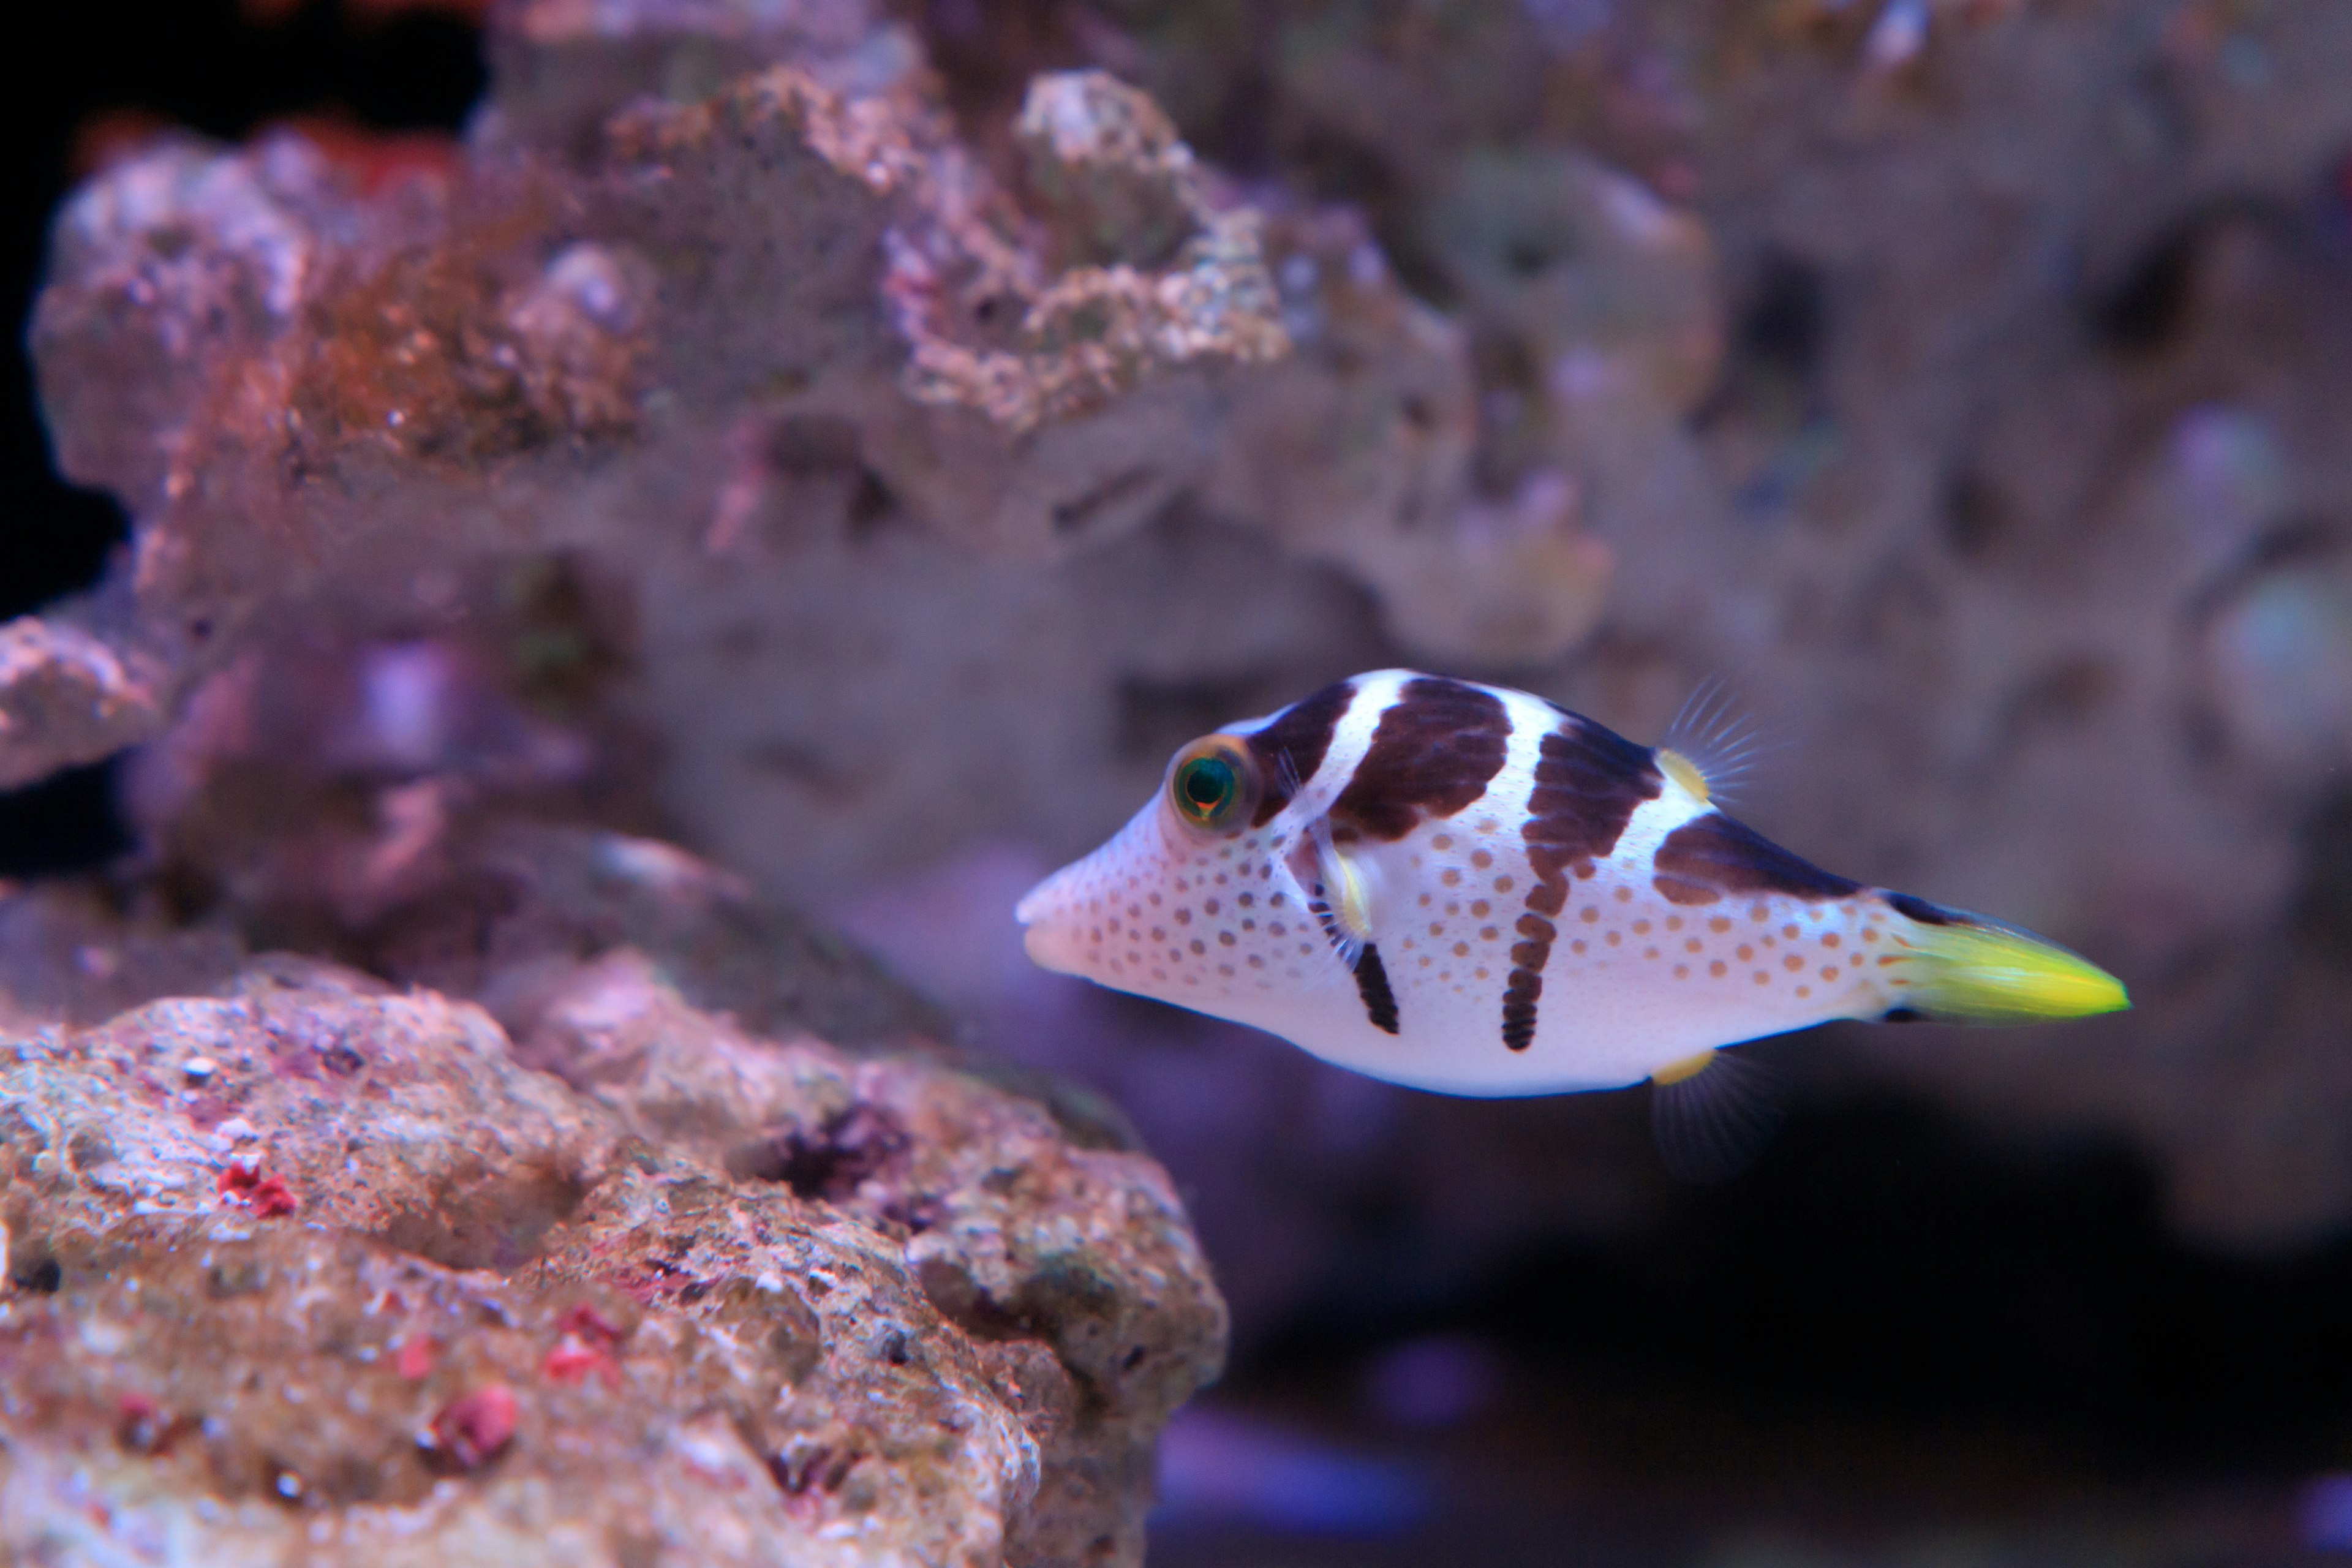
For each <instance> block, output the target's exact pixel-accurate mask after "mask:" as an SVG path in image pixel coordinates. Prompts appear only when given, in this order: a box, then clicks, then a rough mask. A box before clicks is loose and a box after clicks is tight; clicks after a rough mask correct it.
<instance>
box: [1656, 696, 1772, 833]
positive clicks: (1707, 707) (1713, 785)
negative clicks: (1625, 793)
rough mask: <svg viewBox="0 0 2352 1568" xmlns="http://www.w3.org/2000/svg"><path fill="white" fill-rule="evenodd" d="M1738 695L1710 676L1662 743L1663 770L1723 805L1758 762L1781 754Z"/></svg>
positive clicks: (1702, 798) (1679, 713)
mask: <svg viewBox="0 0 2352 1568" xmlns="http://www.w3.org/2000/svg"><path fill="white" fill-rule="evenodd" d="M1778 749H1779V747H1778V746H1777V745H1776V744H1770V743H1767V742H1765V741H1764V739H1763V733H1762V731H1761V729H1760V727H1759V725H1758V724H1757V722H1756V721H1755V719H1754V718H1753V717H1752V716H1751V715H1750V714H1748V712H1747V710H1745V708H1744V707H1743V706H1742V705H1741V703H1740V702H1739V701H1738V699H1737V698H1735V697H1734V696H1733V695H1732V691H1731V688H1730V685H1729V683H1728V682H1727V681H1725V680H1724V679H1722V678H1721V677H1719V676H1713V675H1710V676H1708V677H1707V678H1706V679H1704V680H1702V681H1700V682H1699V683H1698V684H1697V685H1696V687H1694V688H1692V689H1691V694H1690V696H1689V697H1687V698H1685V700H1684V701H1683V705H1682V707H1681V709H1680V710H1677V711H1676V712H1675V716H1674V719H1673V721H1671V722H1669V723H1668V724H1667V725H1666V732H1665V734H1664V736H1663V737H1662V738H1661V739H1660V740H1659V742H1658V752H1657V760H1658V771H1659V772H1661V773H1664V774H1665V775H1666V776H1667V777H1668V778H1670V779H1672V780H1674V781H1675V783H1676V784H1680V785H1681V786H1682V787H1683V788H1684V789H1685V790H1687V791H1689V792H1690V793H1691V794H1692V795H1696V796H1697V797H1698V799H1699V801H1700V802H1701V803H1702V804H1705V805H1716V806H1721V805H1724V804H1726V802H1727V800H1729V799H1731V798H1732V797H1734V796H1736V795H1738V793H1739V790H1740V787H1741V786H1742V785H1743V784H1746V783H1747V782H1748V777H1749V775H1750V774H1751V773H1753V772H1754V770H1755V768H1756V765H1757V763H1759V762H1760V761H1762V759H1763V758H1764V757H1766V756H1767V755H1769V753H1770V752H1774V751H1777V750H1778Z"/></svg>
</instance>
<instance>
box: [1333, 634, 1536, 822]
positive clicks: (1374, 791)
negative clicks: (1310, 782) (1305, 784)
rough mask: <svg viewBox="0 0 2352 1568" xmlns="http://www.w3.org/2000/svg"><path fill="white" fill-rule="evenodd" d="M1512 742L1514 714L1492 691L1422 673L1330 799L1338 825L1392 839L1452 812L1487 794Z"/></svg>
mask: <svg viewBox="0 0 2352 1568" xmlns="http://www.w3.org/2000/svg"><path fill="white" fill-rule="evenodd" d="M1510 742H1511V717H1510V713H1509V712H1508V710H1506V709H1505V708H1504V707H1503V704H1502V700H1501V699H1499V698H1497V697H1496V696H1495V695H1494V694H1493V693H1492V692H1488V691H1481V690H1479V689H1478V688H1476V687H1475V686H1465V685H1464V684H1463V683H1462V682H1460V681H1458V680H1447V679H1443V678H1441V677H1438V676H1433V675H1423V676H1419V677H1416V678H1415V679H1412V680H1409V681H1407V682H1405V685H1404V689H1403V690H1402V691H1400V692H1398V693H1397V698H1396V700H1395V701H1393V702H1391V703H1390V704H1389V706H1388V708H1387V710H1385V711H1384V712H1382V713H1381V721H1380V724H1379V726H1378V727H1377V728H1375V729H1374V730H1373V731H1372V743H1371V745H1370V746H1369V747H1368V748H1366V750H1365V752H1364V760H1363V761H1361V762H1360V763H1357V764H1356V774H1355V777H1353V778H1351V779H1349V781H1348V787H1347V788H1346V789H1344V790H1341V791H1340V792H1339V799H1338V800H1336V801H1334V802H1332V804H1331V826H1332V828H1333V830H1334V831H1335V832H1340V831H1341V830H1344V829H1352V830H1353V832H1354V833H1360V834H1361V835H1363V836H1364V837H1367V838H1378V839H1386V840H1394V839H1399V838H1402V837H1404V836H1405V835H1406V834H1408V833H1411V832H1412V830H1413V829H1414V828H1415V827H1417V826H1420V824H1421V821H1422V819H1423V817H1425V816H1453V815H1454V813H1455V812H1457V811H1460V810H1462V809H1463V808H1465V806H1468V805H1473V804H1475V802H1477V801H1478V800H1480V799H1482V798H1484V796H1485V795H1486V785H1487V784H1488V782H1489V781H1491V780H1492V779H1493V778H1494V776H1495V775H1496V773H1500V772H1501V771H1502V767H1503V759H1504V758H1505V757H1506V756H1507V754H1508V753H1509V752H1510ZM1342 836H1343V837H1346V836H1348V835H1346V834H1345V833H1343V834H1342Z"/></svg>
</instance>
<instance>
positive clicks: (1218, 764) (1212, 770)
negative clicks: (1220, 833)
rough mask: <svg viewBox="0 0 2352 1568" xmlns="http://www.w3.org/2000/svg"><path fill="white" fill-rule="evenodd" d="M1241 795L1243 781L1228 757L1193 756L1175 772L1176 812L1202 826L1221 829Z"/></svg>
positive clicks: (1212, 755) (1214, 755)
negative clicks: (1219, 827)
mask: <svg viewBox="0 0 2352 1568" xmlns="http://www.w3.org/2000/svg"><path fill="white" fill-rule="evenodd" d="M1241 793H1242V784H1241V778H1240V776H1239V775H1238V774H1236V773H1234V764H1233V763H1232V762H1231V761H1230V760H1229V759H1227V758H1225V757H1222V756H1218V755H1216V754H1214V753H1212V754H1210V755H1208V756H1204V757H1193V758H1192V759H1191V760H1190V761H1188V762H1186V763H1184V765H1183V766H1181V767H1180V768H1178V769H1177V770H1176V809H1177V810H1179V811H1181V812H1182V813H1183V814H1184V816H1185V817H1186V819H1187V820H1189V821H1192V822H1196V823H1198V824H1200V825H1201V826H1202V827H1215V826H1220V825H1221V824H1222V823H1223V820H1224V819H1225V818H1226V817H1227V816H1230V815H1231V813H1232V810H1233V807H1234V803H1235V802H1236V801H1238V800H1239V799H1240V798H1241Z"/></svg>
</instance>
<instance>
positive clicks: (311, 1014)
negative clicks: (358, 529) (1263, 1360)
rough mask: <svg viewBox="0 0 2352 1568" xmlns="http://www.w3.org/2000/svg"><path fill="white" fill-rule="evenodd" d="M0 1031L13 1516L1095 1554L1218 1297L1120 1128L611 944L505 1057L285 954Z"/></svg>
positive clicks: (87, 1530)
mask: <svg viewBox="0 0 2352 1568" xmlns="http://www.w3.org/2000/svg"><path fill="white" fill-rule="evenodd" d="M225 989H226V994H222V995H219V996H214V997H202V998H193V997H192V998H178V999H172V1000H165V1001H159V1002H155V1003H152V1004H150V1005H146V1006H144V1007H141V1008H138V1009H135V1010H133V1011H131V1012H130V1013H127V1014H124V1015H122V1016H120V1017H118V1018H116V1019H114V1020H113V1021H111V1022H110V1023H108V1024H106V1025H105V1026H101V1027H96V1028H87V1029H54V1028H53V1029H50V1030H47V1031H45V1032H43V1033H40V1034H37V1035H32V1036H26V1037H20V1038H19V1040H18V1042H17V1043H16V1046H15V1048H14V1051H13V1053H12V1056H11V1058H10V1059H9V1061H8V1062H7V1063H6V1064H5V1066H0V1104H5V1106H6V1108H7V1109H6V1112H5V1121H0V1218H5V1233H6V1246H7V1278H8V1280H9V1281H10V1289H11V1293H10V1294H8V1295H6V1296H5V1297H0V1343H5V1344H6V1345H7V1346H8V1347H9V1353H8V1354H7V1355H6V1356H5V1358H0V1385H5V1386H0V1401H5V1405H6V1408H8V1409H9V1410H10V1411H11V1412H12V1413H13V1414H12V1416H11V1420H10V1423H9V1429H8V1432H7V1435H6V1437H5V1468H6V1472H7V1480H6V1482H5V1487H0V1541H5V1543H6V1548H7V1550H9V1551H10V1552H21V1553H37V1552H50V1551H58V1550H81V1551H89V1552H100V1553H105V1552H115V1551H122V1550H136V1551H143V1550H145V1549H146V1547H145V1545H144V1544H142V1543H148V1542H160V1541H165V1540H172V1541H177V1542H183V1543H184V1547H183V1549H184V1550H185V1551H187V1552H193V1553H194V1554H195V1555H197V1556H201V1557H204V1558H206V1559H208V1560H226V1559H228V1558H231V1557H247V1556H261V1555H274V1554H277V1553H280V1552H288V1551H296V1550H303V1551H307V1552H310V1554H312V1555H313V1556H314V1557H315V1558H316V1559H317V1560H320V1561H338V1562H367V1563H394V1562H409V1561H415V1562H419V1563H425V1562H446V1561H450V1560H451V1559H452V1558H453V1557H463V1558H467V1559H468V1560H473V1559H478V1560H483V1561H488V1560H491V1559H493V1558H495V1559H496V1560H498V1561H501V1562H550V1563H553V1562H566V1563H631V1562H642V1561H646V1560H648V1559H649V1558H651V1557H656V1556H661V1555H665V1554H667V1553H668V1552H691V1553H692V1554H693V1555H694V1556H695V1558H696V1560H697V1561H709V1562H725V1563H736V1562H740V1563H772V1562H776V1561H779V1560H781V1559H782V1558H785V1557H789V1558H790V1559H791V1560H793V1561H795V1562H803V1561H805V1562H824V1563H835V1562H837V1563H874V1562H889V1561H921V1562H938V1563H973V1564H982V1563H995V1562H998V1561H1008V1562H1013V1563H1071V1562H1079V1561H1091V1562H1129V1563H1132V1562H1138V1561H1140V1557H1141V1512H1142V1505H1143V1503H1144V1502H1145V1501H1146V1500H1148V1498H1149V1495H1150V1452H1151V1446H1152V1442H1153V1439H1154V1438H1155V1437H1156V1436H1157V1434H1158V1431H1159V1428H1160V1425H1161V1424H1162V1423H1163V1422H1164V1421H1165V1419H1166V1417H1167V1415H1168V1413H1169V1412H1170V1411H1171V1409H1172V1408H1173V1407H1174V1406H1175V1405H1176V1404H1178V1403H1179V1402H1181V1400H1182V1399H1183V1398H1184V1397H1186V1396H1187V1395H1188V1394H1190V1393H1191V1392H1192V1390H1193V1389H1194V1388H1195V1387H1197V1386H1198V1385H1199V1384H1201V1383H1202V1381H1203V1380H1204V1379H1206V1378H1207V1377H1208V1376H1210V1375H1212V1374H1213V1373H1214V1371H1215V1370H1216V1367H1217V1364H1218V1362H1219V1359H1220V1357H1221V1355H1222V1351H1223V1334H1224V1318H1223V1305H1222V1303H1221V1302H1220V1301H1219V1300H1218V1298H1217V1295H1216V1293H1215V1290H1214V1289H1213V1287H1212V1286H1211V1285H1210V1283H1209V1281H1208V1278H1207V1275H1206V1272H1205V1269H1204V1268H1203V1266H1202V1260H1201V1258H1200V1255H1199V1253H1198V1251H1197V1250H1196V1248H1195V1247H1194V1245H1193V1242H1192V1235H1191V1232H1190V1229H1189V1228H1188V1226H1186V1224H1185V1222H1184V1219H1183V1215H1182V1211H1181V1208H1180V1207H1179V1206H1178V1205H1177V1203H1176V1200H1175V1197H1174V1195H1173V1194H1172V1193H1171V1191H1170V1190H1169V1187H1168V1184H1167V1182H1166V1179H1165V1177H1164V1176H1162V1175H1161V1174H1160V1172H1159V1171H1158V1169H1157V1167H1156V1166H1153V1165H1152V1164H1151V1163H1150V1162H1149V1161H1148V1160H1145V1159H1143V1158H1142V1157H1141V1156H1139V1155H1136V1154H1133V1153H1130V1152H1124V1151H1122V1150H1119V1149H1116V1148H1104V1147H1089V1146H1085V1145H1082V1144H1079V1143H1075V1142H1072V1141H1071V1140H1070V1139H1069V1138H1068V1137H1067V1136H1066V1135H1065V1134H1064V1133H1063V1132H1062V1131H1060V1129H1059V1127H1058V1125H1057V1123H1056V1122H1055V1120H1054V1119H1053V1117H1052V1116H1051V1115H1050V1114H1049V1113H1048V1111H1047V1110H1045V1108H1044V1107H1041V1106H1040V1105H1038V1104H1036V1103H1034V1102H1033V1101H1030V1100H1023V1099H1019V1098H1015V1097H1013V1096H1011V1095H1008V1094H1006V1093H1005V1092H1003V1091H1002V1090H999V1089H991V1088H988V1087H985V1086H984V1085H982V1084H981V1083H979V1082H977V1081H975V1080H972V1079H966V1078H964V1077H961V1075H959V1074H957V1073H955V1072H953V1071H951V1070H948V1069H946V1068H941V1067H940V1066H938V1065H936V1064H934V1063H932V1062H929V1061H926V1060H920V1059H915V1058H883V1059H876V1060H868V1061H865V1062H854V1061H851V1060H850V1059H848V1058H844V1057H843V1056H841V1055H840V1054H839V1053H838V1052H836V1051H835V1050H833V1049H832V1048H831V1047H825V1046H823V1045H820V1044H818V1043H816V1042H815V1041H814V1040H809V1039H805V1038H803V1039H799V1040H793V1041H786V1042H782V1043H775V1042H769V1041H762V1040H757V1039H754V1038H752V1037H747V1036H745V1035H744V1034H742V1033H741V1032H740V1030H739V1029H737V1028H736V1026H734V1025H732V1024H731V1023H730V1022H729V1021H727V1020H725V1019H723V1018H720V1017H716V1016H711V1015H709V1014H705V1013H702V1012H700V1011H698V1010H697V1009H695V1008H693V1007H691V1006H689V1005H687V1004H686V1003H685V1002H684V1001H683V1000H681V999H680V998H679V996H678V994H677V992H676V991H675V990H674V989H672V988H670V987H669V986H668V985H667V984H666V983H664V982H662V981H661V980H659V979H658V978H657V977H656V974H655V973H654V971H653V969H652V967H651V966H650V964H649V963H648V962H647V961H646V959H644V958H643V957H642V956H640V955H637V954H635V953H634V952H628V951H625V950H624V951H622V952H616V953H614V954H613V955H611V956H609V957H608V958H607V959H606V960H605V961H604V962H603V963H601V964H599V965H596V966H592V967H591V968H590V969H588V970H586V971H584V972H583V973H581V974H579V975H577V976H576V977H575V978H574V979H573V981H572V984H571V985H570V986H569V987H568V988H566V989H564V990H563V991H562V992H561V993H560V994H557V995H556V996H554V997H553V998H551V1001H550V1002H549V1004H548V1005H547V1006H546V1008H545V1010H544V1011H543V1013H542V1014H541V1023H540V1025H539V1027H538V1031H537V1033H536V1034H535V1035H534V1036H533V1037H532V1038H531V1039H530V1042H528V1046H529V1050H528V1054H529V1055H530V1058H532V1059H534V1060H536V1061H539V1062H541V1063H543V1064H545V1065H547V1066H550V1067H552V1068H555V1069H556V1070H557V1071H559V1072H561V1073H562V1075H563V1079H564V1080H566V1081H568V1082H569V1083H571V1084H573V1085H577V1086H578V1088H577V1089H574V1088H567V1087H566V1081H559V1079H557V1078H554V1077H551V1076H548V1075H547V1074H546V1073H544V1072H540V1071H533V1070H531V1069H530V1068H526V1067H523V1066H521V1065H520V1063H519V1062H518V1060H517V1059H516V1055H517V1053H516V1052H515V1051H514V1050H513V1049H511V1048H510V1047H509V1043H508V1040H507V1037H506V1036H505V1035H504V1033H503V1032H502V1031H501V1030H500V1029H499V1026H498V1025H497V1024H496V1023H494V1022H493V1021H492V1020H491V1019H490V1017H489V1016H488V1015H487V1014H485V1013H483V1012H482V1011H480V1010H479V1009H478V1008H476V1007H473V1006H471V1005H466V1004H462V1003H453V1002H450V1001H447V1000H445V999H444V998H442V997H440V996H438V995H436V994H433V993H430V992H413V993H410V994H406V995H398V994H388V993H386V992H384V991H383V989H382V987H381V986H379V985H377V984H375V983H373V982H372V981H369V980H367V979H365V978H364V977H362V976H358V975H354V974H352V973H347V972H338V971H335V970H333V969H331V968H328V967H322V966H320V965H317V964H313V963H306V962H301V961H292V960H285V961H274V962H272V963H266V964H263V965H259V966H256V967H248V968H247V969H246V970H245V971H244V972H242V973H241V974H239V975H238V976H237V977H236V978H235V979H234V981H233V982H232V983H231V984H228V985H227V986H226V988H225Z"/></svg>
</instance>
